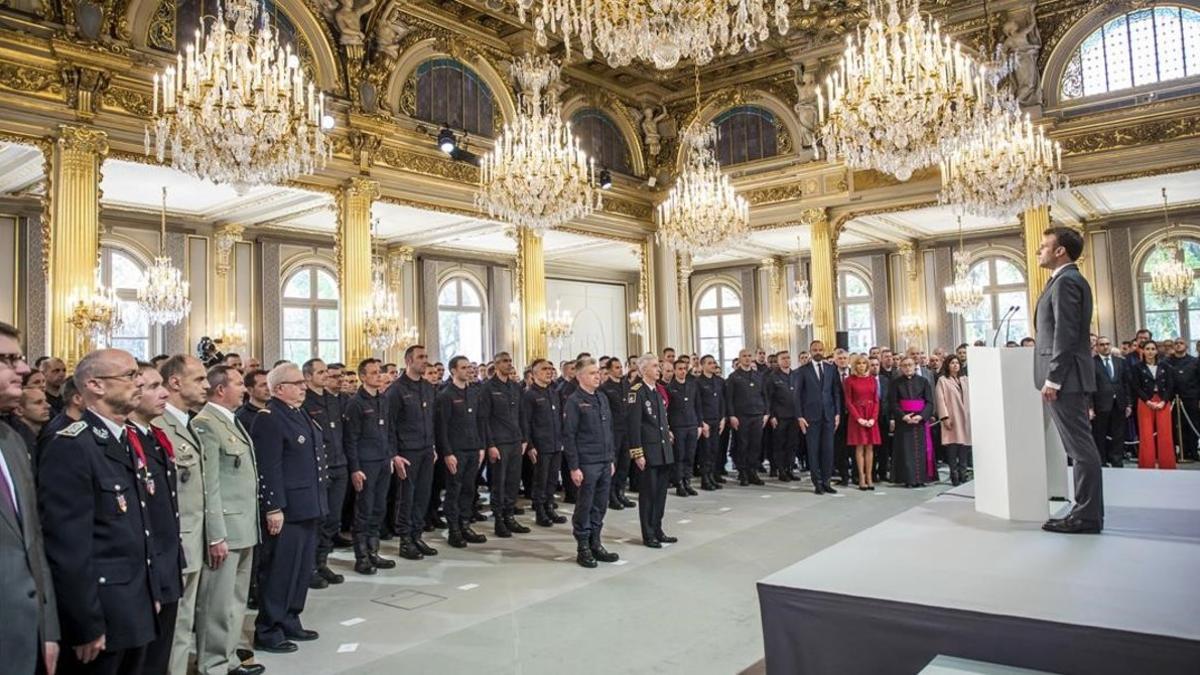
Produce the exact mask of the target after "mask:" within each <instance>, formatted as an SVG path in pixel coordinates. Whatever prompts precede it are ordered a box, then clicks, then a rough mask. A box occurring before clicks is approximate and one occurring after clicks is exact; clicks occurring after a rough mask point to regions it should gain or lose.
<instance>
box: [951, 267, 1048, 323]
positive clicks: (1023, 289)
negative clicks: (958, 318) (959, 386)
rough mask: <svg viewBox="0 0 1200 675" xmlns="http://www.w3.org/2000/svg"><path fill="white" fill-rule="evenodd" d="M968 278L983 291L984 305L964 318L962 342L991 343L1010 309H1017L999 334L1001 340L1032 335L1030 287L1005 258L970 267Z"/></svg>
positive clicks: (1022, 275)
mask: <svg viewBox="0 0 1200 675" xmlns="http://www.w3.org/2000/svg"><path fill="white" fill-rule="evenodd" d="M969 274H970V276H971V280H972V281H973V282H975V283H977V284H979V285H980V286H982V287H983V302H981V303H979V307H977V308H975V310H974V311H971V312H968V313H967V314H964V315H963V319H962V326H963V338H962V339H963V342H974V341H976V340H991V339H992V334H993V333H994V332H995V331H996V328H997V327H998V326H997V324H998V322H999V321H1000V318H1001V317H1003V316H1004V314H1005V312H1007V311H1008V308H1009V307H1016V308H1017V312H1016V314H1013V316H1012V319H1011V321H1010V322H1009V323H1008V324H1006V328H1005V330H1004V331H1001V333H1000V336H999V337H1000V340H1001V341H1006V340H1020V339H1021V338H1023V337H1028V336H1030V335H1033V333H1032V332H1031V331H1030V330H1029V311H1028V310H1029V302H1028V299H1027V298H1028V293H1029V287H1028V285H1027V284H1026V281H1025V273H1024V272H1022V271H1021V269H1020V268H1019V267H1017V266H1016V265H1015V264H1013V262H1012V261H1011V260H1008V259H1007V258H1001V257H992V258H984V259H982V260H980V261H978V262H976V263H975V264H974V265H972V266H971V271H970V273H969Z"/></svg>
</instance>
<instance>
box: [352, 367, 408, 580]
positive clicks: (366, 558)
mask: <svg viewBox="0 0 1200 675" xmlns="http://www.w3.org/2000/svg"><path fill="white" fill-rule="evenodd" d="M358 379H359V381H360V382H362V384H361V386H359V388H358V391H357V392H356V393H355V394H354V396H351V397H350V401H349V402H348V403H347V404H346V408H345V411H344V413H343V415H344V420H345V422H344V425H345V430H344V435H343V444H344V447H345V450H346V460H347V462H348V464H349V467H350V484H351V485H352V486H353V487H354V493H355V499H354V525H353V527H352V528H351V531H352V532H353V535H354V559H355V562H354V571H355V572H358V573H359V574H375V571H376V570H377V569H379V570H386V569H391V568H393V567H395V566H396V561H395V560H391V559H388V558H384V557H382V556H380V555H379V539H380V534H381V530H382V528H383V519H384V514H385V513H387V496H388V488H389V487H390V486H391V483H392V473H393V471H395V470H396V469H397V468H399V467H398V466H397V465H396V463H395V462H393V460H394V459H395V458H396V457H397V456H398V455H397V454H396V446H395V438H394V436H393V434H392V431H391V427H390V426H389V424H388V423H389V422H390V421H391V413H390V412H389V411H388V406H387V403H388V401H387V399H386V398H385V397H384V396H383V395H382V394H381V393H380V391H379V389H380V387H381V386H382V384H383V379H384V373H383V370H382V368H381V367H380V362H379V359H363V360H362V362H361V363H359V364H358ZM401 473H403V472H401Z"/></svg>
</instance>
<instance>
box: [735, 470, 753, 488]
mask: <svg viewBox="0 0 1200 675" xmlns="http://www.w3.org/2000/svg"><path fill="white" fill-rule="evenodd" d="M749 484H750V477H749V476H747V475H746V473H745V472H744V471H743V472H740V473H738V485H741V486H742V487H746V486H747V485H749Z"/></svg>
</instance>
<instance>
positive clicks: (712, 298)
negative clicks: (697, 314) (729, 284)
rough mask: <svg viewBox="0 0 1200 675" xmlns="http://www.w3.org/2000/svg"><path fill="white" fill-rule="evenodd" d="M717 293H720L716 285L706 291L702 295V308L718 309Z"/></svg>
mask: <svg viewBox="0 0 1200 675" xmlns="http://www.w3.org/2000/svg"><path fill="white" fill-rule="evenodd" d="M717 293H719V291H718V290H717V288H716V287H713V288H710V289H708V290H707V291H704V295H701V296H700V309H716V308H717Z"/></svg>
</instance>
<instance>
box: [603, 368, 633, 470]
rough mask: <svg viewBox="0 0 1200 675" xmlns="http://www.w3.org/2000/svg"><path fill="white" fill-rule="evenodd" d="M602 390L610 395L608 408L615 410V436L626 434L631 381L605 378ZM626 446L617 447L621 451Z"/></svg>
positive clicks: (606, 394) (613, 417)
mask: <svg viewBox="0 0 1200 675" xmlns="http://www.w3.org/2000/svg"><path fill="white" fill-rule="evenodd" d="M600 390H601V391H602V392H604V395H605V396H607V397H608V409H609V410H612V411H613V416H612V420H613V437H614V438H615V437H617V436H621V435H624V434H625V415H624V412H625V396H626V395H627V394H628V393H629V383H628V382H626V381H625V380H624V379H621V380H613V379H612V378H609V377H606V378H604V382H603V383H602V384H601V385H600ZM622 450H624V448H617V451H618V452H621V451H622Z"/></svg>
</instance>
